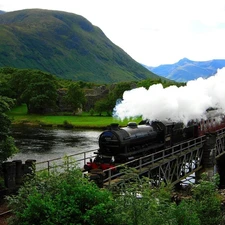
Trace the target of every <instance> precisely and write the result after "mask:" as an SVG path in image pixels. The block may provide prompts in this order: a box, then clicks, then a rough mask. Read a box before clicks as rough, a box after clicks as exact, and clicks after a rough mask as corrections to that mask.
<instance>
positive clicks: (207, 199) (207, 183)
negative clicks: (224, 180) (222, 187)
mask: <svg viewBox="0 0 225 225" xmlns="http://www.w3.org/2000/svg"><path fill="white" fill-rule="evenodd" d="M218 184H219V183H218V175H217V176H214V177H213V180H209V178H208V176H207V175H206V174H203V175H202V180H201V181H200V183H199V184H198V185H195V186H194V187H193V198H194V200H195V209H196V212H197V214H198V216H199V219H200V221H201V225H214V224H220V222H221V220H222V213H221V200H220V198H219V196H218V194H217V192H216V190H217V187H218Z"/></svg>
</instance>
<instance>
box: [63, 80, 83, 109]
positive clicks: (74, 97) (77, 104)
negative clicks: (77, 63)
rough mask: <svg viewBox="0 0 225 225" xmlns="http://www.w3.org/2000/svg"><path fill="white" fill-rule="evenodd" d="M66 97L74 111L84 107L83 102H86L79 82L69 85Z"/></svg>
mask: <svg viewBox="0 0 225 225" xmlns="http://www.w3.org/2000/svg"><path fill="white" fill-rule="evenodd" d="M65 99H66V102H67V104H69V105H71V106H72V108H73V110H74V111H77V110H78V109H82V106H83V104H84V103H85V102H86V99H85V95H84V92H83V90H82V89H81V88H80V86H79V84H77V83H71V84H70V85H69V87H68V92H67V94H66V96H65Z"/></svg>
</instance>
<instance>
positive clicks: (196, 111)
mask: <svg viewBox="0 0 225 225" xmlns="http://www.w3.org/2000/svg"><path fill="white" fill-rule="evenodd" d="M224 84H225V68H223V69H221V70H218V72H217V74H216V75H215V76H212V77H209V78H208V79H203V78H198V79H197V80H193V81H189V82H188V83H187V85H186V86H184V87H176V86H170V87H167V88H163V86H162V85H161V84H157V85H152V86H150V87H149V89H145V88H143V87H141V88H136V89H133V90H130V91H126V92H124V94H123V100H122V101H121V103H120V104H118V105H116V106H115V108H114V116H115V117H118V118H120V119H121V120H123V119H125V118H130V117H137V116H142V118H143V119H149V120H172V121H176V122H177V121H183V122H184V123H185V124H186V123H187V122H188V121H190V120H192V119H194V120H196V119H201V118H205V116H206V115H205V113H206V110H207V109H208V108H210V107H214V108H219V109H220V110H221V112H222V113H223V114H224V113H225V101H224V96H225V88H224Z"/></svg>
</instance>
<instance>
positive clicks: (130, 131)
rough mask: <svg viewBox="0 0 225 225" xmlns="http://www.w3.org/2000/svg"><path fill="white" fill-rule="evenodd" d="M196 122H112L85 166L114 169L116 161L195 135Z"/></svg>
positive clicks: (119, 162) (146, 153)
mask: <svg viewBox="0 0 225 225" xmlns="http://www.w3.org/2000/svg"><path fill="white" fill-rule="evenodd" d="M198 129H199V126H198V124H196V123H190V124H189V125H188V126H184V124H183V123H174V122H162V121H153V122H151V124H150V123H149V121H142V122H140V123H139V124H136V123H134V122H130V123H128V125H127V126H126V127H123V128H120V127H119V125H118V124H111V126H109V127H108V129H107V130H105V131H104V132H102V133H101V134H100V136H99V149H98V151H97V152H96V157H95V159H94V160H93V161H90V162H88V163H87V164H86V165H85V166H84V169H85V170H86V171H92V170H94V169H101V170H106V169H109V168H111V169H113V167H115V165H118V164H121V163H125V162H128V161H131V160H134V159H136V158H139V157H142V156H145V155H148V154H151V153H153V152H156V151H159V150H161V149H164V148H167V147H170V146H173V145H174V144H176V143H179V142H182V141H185V140H188V139H191V138H195V137H198V135H199V130H198Z"/></svg>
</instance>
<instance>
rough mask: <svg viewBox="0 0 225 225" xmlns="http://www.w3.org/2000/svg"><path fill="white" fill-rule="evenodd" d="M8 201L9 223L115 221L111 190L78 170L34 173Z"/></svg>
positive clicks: (98, 224)
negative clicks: (11, 215) (35, 174)
mask: <svg viewBox="0 0 225 225" xmlns="http://www.w3.org/2000/svg"><path fill="white" fill-rule="evenodd" d="M8 200H9V203H10V206H11V208H12V209H13V212H14V214H15V216H14V217H12V218H11V221H10V222H9V224H11V225H18V224H20V225H28V224H33V225H55V224H58V225H59V224H62V225H65V224H71V225H72V224H76V225H78V224H85V225H89V224H93V225H102V224H109V225H110V224H112V225H113V224H115V218H114V212H113V209H114V201H113V198H112V195H111V193H110V192H109V191H107V190H105V189H99V188H98V187H97V186H96V185H95V184H94V183H93V182H90V181H88V180H87V179H86V178H82V174H81V172H80V171H79V169H70V170H67V171H66V172H65V173H63V174H60V173H57V172H56V173H54V174H51V175H50V176H49V175H43V174H42V175H41V176H35V177H34V178H33V179H31V180H29V181H28V182H26V184H25V185H24V186H23V187H21V188H20V190H19V193H18V195H16V196H12V197H9V198H8Z"/></svg>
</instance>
